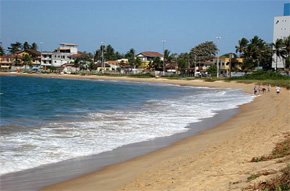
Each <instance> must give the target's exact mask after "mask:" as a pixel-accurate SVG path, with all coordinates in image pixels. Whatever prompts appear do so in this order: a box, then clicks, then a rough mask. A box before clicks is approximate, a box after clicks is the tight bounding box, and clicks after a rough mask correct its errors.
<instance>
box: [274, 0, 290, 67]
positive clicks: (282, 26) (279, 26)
mask: <svg viewBox="0 0 290 191" xmlns="http://www.w3.org/2000/svg"><path fill="white" fill-rule="evenodd" d="M284 6H285V7H284V16H279V17H275V18H274V32H273V42H274V43H275V42H276V40H277V39H283V38H286V37H288V36H289V35H290V14H289V10H288V9H289V8H290V6H289V3H288V4H287V3H286V4H285V5H284ZM276 58H277V56H276V54H274V55H273V62H272V68H276ZM277 68H284V64H283V60H282V59H281V58H279V57H278V58H277Z"/></svg>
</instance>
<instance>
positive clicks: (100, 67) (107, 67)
mask: <svg viewBox="0 0 290 191" xmlns="http://www.w3.org/2000/svg"><path fill="white" fill-rule="evenodd" d="M94 65H95V67H96V68H97V72H100V71H102V70H113V68H112V67H111V66H110V64H108V63H106V62H105V63H104V65H103V64H102V63H100V62H97V63H96V64H94Z"/></svg>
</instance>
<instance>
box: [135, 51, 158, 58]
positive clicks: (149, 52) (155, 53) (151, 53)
mask: <svg viewBox="0 0 290 191" xmlns="http://www.w3.org/2000/svg"><path fill="white" fill-rule="evenodd" d="M139 54H144V55H145V56H148V57H157V56H159V57H163V55H162V54H160V53H159V52H151V51H145V52H140V53H139Z"/></svg>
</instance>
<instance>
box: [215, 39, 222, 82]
mask: <svg viewBox="0 0 290 191" xmlns="http://www.w3.org/2000/svg"><path fill="white" fill-rule="evenodd" d="M216 38H217V48H218V57H217V64H216V66H217V73H216V77H217V78H219V77H220V70H219V64H220V60H219V54H220V50H219V40H220V39H221V38H222V37H220V36H218V37H216Z"/></svg>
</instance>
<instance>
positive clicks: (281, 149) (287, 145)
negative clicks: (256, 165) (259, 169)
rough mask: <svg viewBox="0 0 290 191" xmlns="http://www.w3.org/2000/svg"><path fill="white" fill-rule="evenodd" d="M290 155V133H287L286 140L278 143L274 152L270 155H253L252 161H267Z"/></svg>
mask: <svg viewBox="0 0 290 191" xmlns="http://www.w3.org/2000/svg"><path fill="white" fill-rule="evenodd" d="M289 155H290V133H287V134H286V135H285V140H284V141H282V142H280V143H277V144H276V146H275V148H274V149H273V151H272V153H271V154H270V155H268V156H261V157H253V158H252V160H251V162H259V161H267V160H272V159H276V158H282V157H285V156H289Z"/></svg>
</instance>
